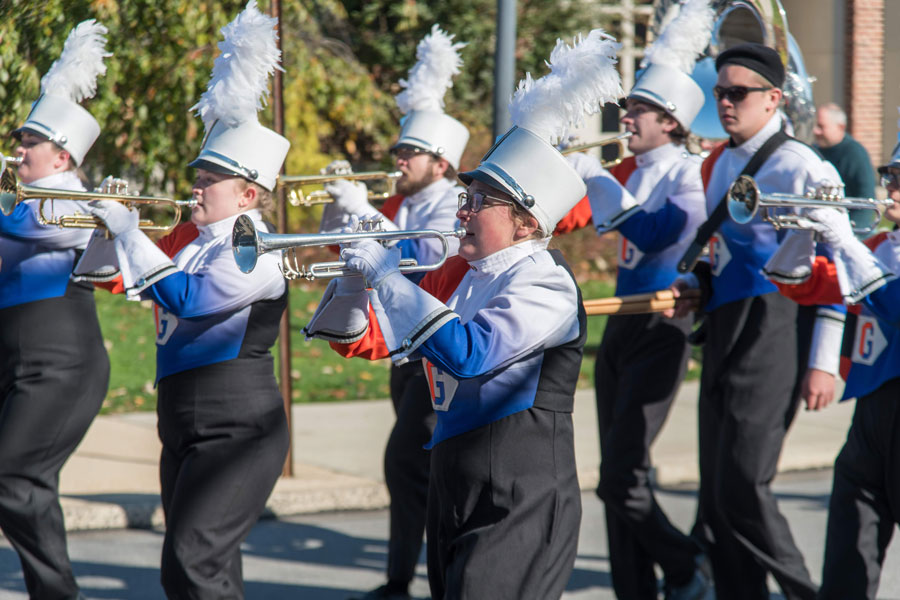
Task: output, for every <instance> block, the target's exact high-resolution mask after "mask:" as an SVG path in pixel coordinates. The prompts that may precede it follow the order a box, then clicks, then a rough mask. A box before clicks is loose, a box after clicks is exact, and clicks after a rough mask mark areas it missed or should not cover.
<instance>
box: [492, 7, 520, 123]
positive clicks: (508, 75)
mask: <svg viewBox="0 0 900 600" xmlns="http://www.w3.org/2000/svg"><path fill="white" fill-rule="evenodd" d="M494 57H495V63H494V139H496V138H497V137H499V136H501V135H503V134H504V133H506V131H507V130H508V129H509V128H510V127H511V126H512V122H511V121H510V119H509V107H508V105H509V98H510V96H512V93H513V88H514V86H515V75H516V0H497V46H496V49H495V51H494Z"/></svg>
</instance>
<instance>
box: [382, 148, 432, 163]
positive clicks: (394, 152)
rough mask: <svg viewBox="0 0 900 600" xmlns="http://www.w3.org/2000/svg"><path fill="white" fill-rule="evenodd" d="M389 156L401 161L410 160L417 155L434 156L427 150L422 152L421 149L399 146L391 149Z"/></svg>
mask: <svg viewBox="0 0 900 600" xmlns="http://www.w3.org/2000/svg"><path fill="white" fill-rule="evenodd" d="M390 152H391V156H392V157H394V158H399V159H401V160H412V159H413V158H415V157H416V156H418V155H419V154H429V155H431V156H434V154H432V153H431V152H429V151H428V150H422V149H421V148H414V147H413V146H401V147H399V148H391V150H390Z"/></svg>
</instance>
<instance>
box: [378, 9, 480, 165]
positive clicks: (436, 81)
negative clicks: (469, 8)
mask: <svg viewBox="0 0 900 600" xmlns="http://www.w3.org/2000/svg"><path fill="white" fill-rule="evenodd" d="M463 46H465V44H463V43H460V42H457V43H453V35H452V34H447V33H445V32H444V31H442V30H441V28H440V27H438V25H437V24H435V25H434V26H432V28H431V33H430V34H428V35H426V36H425V37H424V38H423V39H422V41H421V42H419V45H418V46H416V59H417V60H416V64H415V66H413V68H412V69H410V71H409V79H401V80H400V85H401V86H402V87H403V88H405V89H404V90H403V91H402V92H400V93H399V94H397V96H396V100H397V107H398V108H399V109H400V112H402V113H403V114H404V115H405V116H404V117H403V118H402V119H401V121H400V122H401V124H402V128H401V129H400V137H399V139H398V140H397V142H396V143H395V144H394V145H393V146H392V147H391V149H392V150H393V149H394V148H397V147H399V146H412V147H414V148H419V149H421V150H425V151H426V152H430V153H432V154H434V155H436V156H439V157H441V158H444V159H446V160H447V162H449V163H450V165H451V166H452V167H453V168H454V169H458V168H459V159H460V157H462V153H463V150H465V149H466V143H468V141H469V130H468V129H466V126H465V125H463V124H462V123H460V122H459V121H457V120H456V119H454V118H453V117H451V116H450V115H448V114H445V113H444V96H445V95H446V93H447V90H449V89H450V88H451V87H453V76H454V75H456V74H458V73H459V69H460V67H461V66H462V59H460V57H459V49H460V48H462V47H463Z"/></svg>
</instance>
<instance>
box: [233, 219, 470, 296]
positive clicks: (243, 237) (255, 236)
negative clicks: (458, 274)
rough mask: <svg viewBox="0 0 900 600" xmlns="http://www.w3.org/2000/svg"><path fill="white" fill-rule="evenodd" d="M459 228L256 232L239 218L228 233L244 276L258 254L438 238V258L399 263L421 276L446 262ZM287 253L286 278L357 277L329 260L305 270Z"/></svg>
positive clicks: (459, 235)
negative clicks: (449, 240)
mask: <svg viewBox="0 0 900 600" xmlns="http://www.w3.org/2000/svg"><path fill="white" fill-rule="evenodd" d="M465 235H466V230H465V229H463V228H459V229H456V230H454V231H444V232H441V231H437V230H435V229H420V230H410V231H358V232H355V233H298V234H293V233H288V234H280V233H266V232H265V231H259V230H257V229H256V226H255V225H254V224H253V220H252V219H251V218H250V217H248V216H247V215H241V216H240V217H238V219H237V221H235V223H234V229H233V230H232V231H231V247H232V252H233V253H234V262H236V263H237V266H238V268H239V269H240V270H241V271H242V272H244V273H250V272H251V271H253V269H254V268H256V263H257V261H258V260H259V257H260V256H261V255H262V254H265V253H267V252H272V251H274V250H283V251H284V250H288V251H292V250H294V249H296V248H308V247H311V246H333V245H336V244H350V243H353V242H358V241H361V240H379V241H381V242H389V241H395V240H409V239H421V238H438V239H439V240H441V244H442V246H443V254H442V255H441V258H440V259H439V260H438V261H436V262H434V263H432V264H427V265H420V264H418V263H416V261H415V260H413V259H404V260H401V261H400V272H401V273H404V274H405V273H421V272H423V271H433V270H435V269H437V268H439V267H440V266H441V265H443V264H444V263H445V262H446V261H447V257H448V256H449V255H450V244H449V242H448V239H449V238H451V237H456V238H462V237H465ZM286 256H287V253H285V254H282V264H281V272H282V274H283V275H284V277H285V278H286V279H297V278H299V277H303V278H304V279H309V280H313V279H318V278H325V277H349V276H353V275H358V274H359V273H357V272H356V271H351V270H349V269H347V268H346V267H347V263H345V262H344V261H332V262H321V263H314V264H312V265H310V266H309V267H304V266H300V265H299V264H298V262H297V260H296V255H294V256H293V264H290V263H289V261H288V260H285V259H286Z"/></svg>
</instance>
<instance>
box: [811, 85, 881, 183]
mask: <svg viewBox="0 0 900 600" xmlns="http://www.w3.org/2000/svg"><path fill="white" fill-rule="evenodd" d="M813 135H814V136H815V138H816V148H817V149H818V150H819V152H821V153H822V156H823V157H824V158H825V160H827V161H829V162H830V163H831V164H833V165H834V167H835V168H836V169H837V171H838V173H840V175H841V179H843V180H844V186H845V187H844V194H845V195H846V196H848V197H854V198H872V197H874V196H875V170H874V169H873V168H872V160H871V159H870V158H869V153H868V152H866V149H865V148H863V146H862V144H860V143H859V142H857V141H856V140H855V139H853V138H852V137H851V136H850V134H849V133H847V113H845V112H844V111H843V109H841V107H840V106H838V105H837V104H834V103H833V102H830V103H828V104H823V105H821V106H819V107H818V109H817V110H816V126H815V127H814V128H813Z"/></svg>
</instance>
